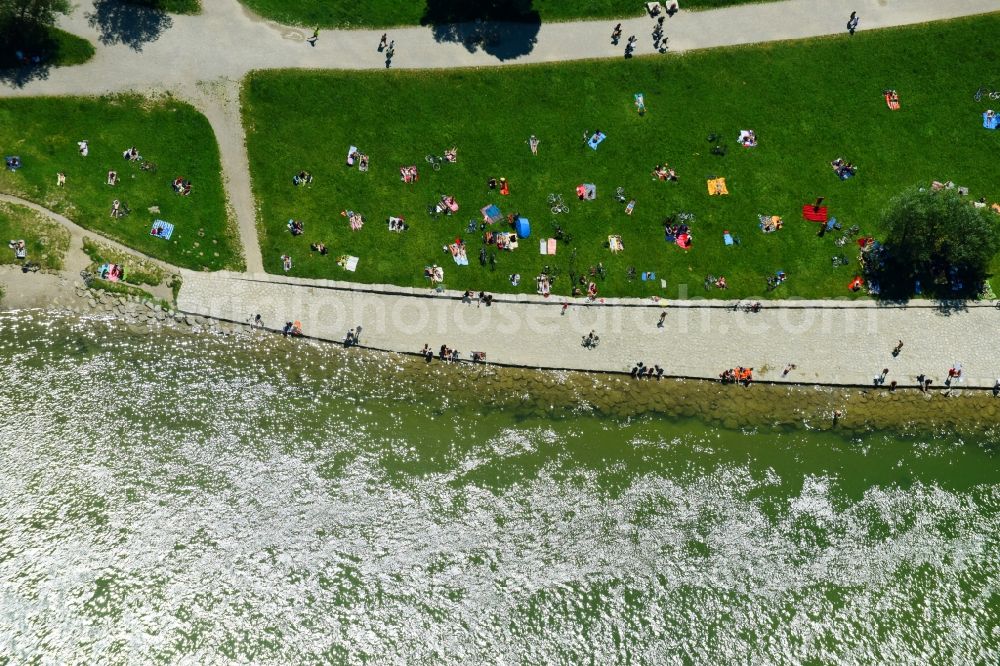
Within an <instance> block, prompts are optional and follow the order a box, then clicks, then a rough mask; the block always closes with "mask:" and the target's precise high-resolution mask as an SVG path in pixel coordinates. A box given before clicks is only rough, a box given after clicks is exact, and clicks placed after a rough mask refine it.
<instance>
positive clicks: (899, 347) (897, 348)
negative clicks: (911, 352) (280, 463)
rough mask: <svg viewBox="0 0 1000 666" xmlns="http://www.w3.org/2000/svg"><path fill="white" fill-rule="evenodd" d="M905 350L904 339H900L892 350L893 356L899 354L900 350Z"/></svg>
mask: <svg viewBox="0 0 1000 666" xmlns="http://www.w3.org/2000/svg"><path fill="white" fill-rule="evenodd" d="M901 351H903V341H902V340H900V341H899V342H898V343H897V344H896V346H895V347H894V348H893V350H892V355H893V356H899V352H901Z"/></svg>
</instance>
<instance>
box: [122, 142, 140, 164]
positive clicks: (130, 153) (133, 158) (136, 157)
mask: <svg viewBox="0 0 1000 666" xmlns="http://www.w3.org/2000/svg"><path fill="white" fill-rule="evenodd" d="M122 157H124V158H125V159H126V160H128V161H129V162H141V161H142V155H140V154H139V151H138V150H136V148H135V146H131V147H129V148H126V149H125V150H124V151H123V152H122Z"/></svg>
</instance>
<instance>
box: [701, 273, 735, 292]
mask: <svg viewBox="0 0 1000 666" xmlns="http://www.w3.org/2000/svg"><path fill="white" fill-rule="evenodd" d="M704 286H705V291H708V290H709V289H711V288H713V287H715V288H716V289H729V285H728V284H727V283H726V278H725V276H722V275H719V276H718V277H716V276H715V275H706V276H705V283H704Z"/></svg>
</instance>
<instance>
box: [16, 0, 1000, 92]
mask: <svg viewBox="0 0 1000 666" xmlns="http://www.w3.org/2000/svg"><path fill="white" fill-rule="evenodd" d="M470 1H471V0H470ZM567 1H568V0H567ZM681 4H682V5H683V1H682V2H681ZM636 5H638V6H641V2H640V0H636ZM202 6H203V8H204V10H203V13H202V14H200V15H197V16H171V17H170V20H171V23H172V25H171V26H170V27H169V28H167V29H166V30H165V31H164V32H163V33H162V34H160V35H159V36H158V38H157V39H156V40H155V41H151V42H149V43H146V44H144V45H142V50H141V51H140V52H135V51H133V50H132V49H131V48H129V47H128V46H126V45H123V44H112V45H102V44H101V43H100V35H99V34H98V32H97V30H96V29H95V28H94V27H92V26H91V25H90V24H89V21H88V16H89V15H91V14H93V12H94V8H93V0H83V1H82V2H81V3H80V4H79V5H78V6H77V7H76V8H75V10H74V11H73V13H72V14H71V15H70V16H68V17H66V18H64V19H63V20H61V21H60V27H62V28H64V29H65V30H68V31H69V32H72V33H74V34H77V35H80V36H82V37H85V38H87V39H90V40H92V41H94V42H95V43H97V44H98V48H97V54H96V55H95V57H94V58H93V59H92V60H91V61H89V62H87V63H85V64H83V65H79V66H76V67H65V68H57V69H54V70H52V71H51V72H50V73H49V75H48V77H47V78H46V79H42V80H37V81H32V82H30V83H28V84H27V85H25V86H24V87H23V88H3V89H2V94H3V95H8V96H9V95H66V94H99V93H105V92H113V91H118V90H127V89H140V90H143V89H148V88H155V89H166V90H172V89H174V88H176V87H178V86H182V85H184V84H186V83H189V82H192V81H210V80H214V79H219V78H224V79H230V80H240V79H242V78H243V76H244V75H245V74H247V72H249V71H251V70H255V69H273V68H283V67H292V68H312V69H316V68H324V69H385V58H384V56H383V54H381V53H379V52H378V51H377V49H376V46H377V44H378V41H379V37H380V36H381V34H382V32H383V30H350V31H347V30H324V31H322V32H321V33H320V37H319V41H318V42H317V44H316V46H315V47H311V46H308V45H307V44H305V43H304V39H305V37H307V36H308V35H310V34H312V31H311V29H302V28H294V27H288V26H281V25H277V24H275V23H272V22H268V21H264V20H262V19H260V18H258V17H256V16H254V15H252V14H251V13H250V12H249V11H247V10H246V9H245V8H244V7H243V6H242V5H240V4H239V3H238V2H237V0H208V1H206V2H203V3H202ZM851 11H857V12H858V14H859V16H860V17H861V21H862V22H861V29H862V30H869V29H875V28H885V27H891V26H899V25H908V24H913V23H923V22H927V21H934V20H940V19H947V18H956V17H960V16H969V15H974V14H983V13H987V12H995V11H1000V0H947V1H946V2H942V1H941V0H851V1H850V2H845V1H844V0H783V1H781V2H768V3H764V4H746V5H737V6H733V7H726V8H722V9H714V10H706V11H698V12H689V11H683V10H682V11H681V12H679V13H678V14H676V15H675V16H673V17H672V18H670V19H668V20H667V21H666V24H665V32H666V35H667V37H668V39H669V49H670V51H671V52H682V51H687V50H691V49H703V48H712V47H718V46H732V45H740V44H752V43H757V42H769V41H779V40H787V39H801V38H806V37H819V36H823V35H834V34H842V33H843V32H844V30H845V24H846V22H847V17H848V15H850V13H851ZM616 22H617V21H616V20H614V19H605V20H599V21H571V22H564V23H543V24H542V25H541V26H540V28H539V29H538V31H537V34H535V35H533V36H530V39H531V40H533V42H532V44H531V50H530V51H529V52H527V53H525V54H523V55H519V56H517V57H510V58H507V59H503V60H501V59H500V58H498V57H496V56H494V55H491V54H489V53H487V52H485V51H483V50H481V49H478V48H475V47H470V48H472V50H469V49H468V48H466V46H465V45H464V44H462V43H457V42H438V41H436V40H435V38H434V33H433V31H432V30H431V28H429V27H409V28H392V29H389V30H388V32H389V34H390V36H391V38H392V39H393V40H395V42H396V56H395V57H394V58H393V61H392V67H394V68H407V69H408V68H442V67H480V66H492V65H500V64H525V63H537V62H556V61H564V60H580V59H585V58H614V57H618V58H620V57H622V55H623V52H624V42H623V43H622V44H621V45H619V46H615V45H613V44H611V42H610V33H611V27H612V26H613V25H614V24H615V23H616ZM621 23H622V24H623V31H624V35H625V37H628V35H631V34H634V35H636V37H638V39H639V41H638V44H637V46H636V50H635V54H636V55H644V54H650V53H654V49H653V43H652V37H651V35H650V33H651V29H652V25H653V22H652V21H651V20H650V19H649V18H648V17H638V18H629V19H624V20H622V21H621ZM515 34H517V32H516V31H515ZM523 38H524V36H523V35H522V36H519V37H515V38H512V40H516V39H523ZM501 46H502V45H501Z"/></svg>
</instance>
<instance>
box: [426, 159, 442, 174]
mask: <svg viewBox="0 0 1000 666" xmlns="http://www.w3.org/2000/svg"><path fill="white" fill-rule="evenodd" d="M424 159H425V160H427V162H428V163H430V165H431V168H432V169H434V170H435V171H440V170H441V165H442V164H444V158H443V157H441V156H440V155H426V156H425V157H424Z"/></svg>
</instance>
